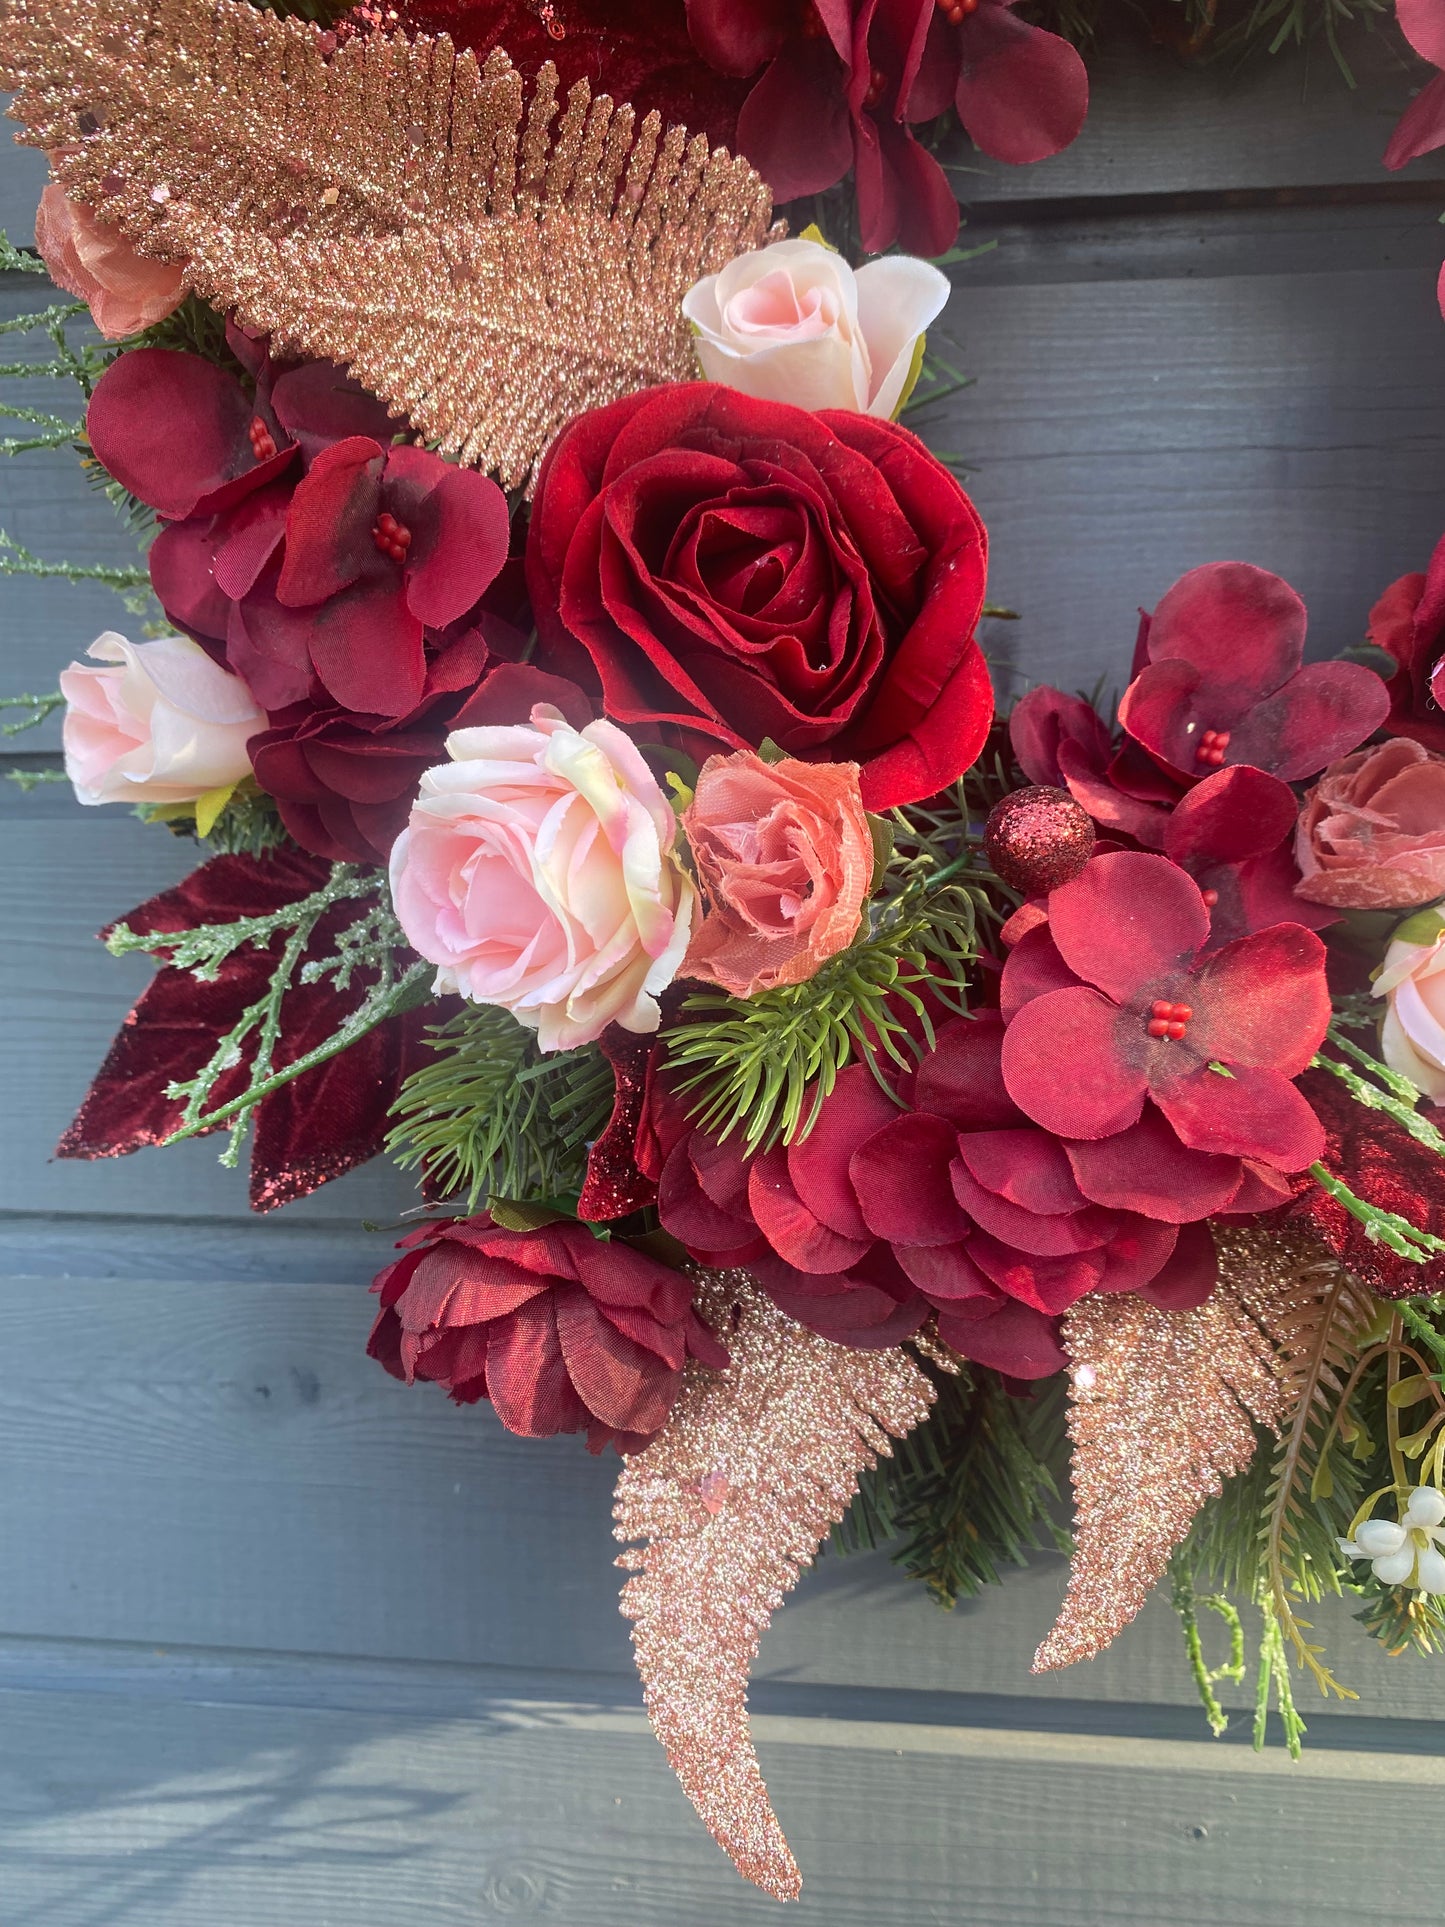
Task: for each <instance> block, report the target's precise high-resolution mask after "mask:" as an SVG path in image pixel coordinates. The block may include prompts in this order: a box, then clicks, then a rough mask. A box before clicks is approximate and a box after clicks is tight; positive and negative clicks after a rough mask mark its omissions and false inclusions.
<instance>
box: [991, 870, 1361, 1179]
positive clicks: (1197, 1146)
mask: <svg viewBox="0 0 1445 1927" xmlns="http://www.w3.org/2000/svg"><path fill="white" fill-rule="evenodd" d="M1208 941H1209V911H1208V909H1207V908H1206V906H1205V903H1204V900H1203V897H1202V896H1201V895H1200V892H1199V888H1198V886H1197V885H1196V884H1195V883H1194V881H1193V880H1192V878H1190V877H1188V876H1186V875H1185V873H1184V872H1183V871H1182V870H1180V869H1178V868H1176V866H1175V865H1174V864H1172V863H1170V862H1168V861H1167V860H1166V859H1165V858H1163V857H1156V856H1149V855H1146V854H1143V853H1136V852H1133V851H1120V852H1117V853H1115V854H1112V855H1108V856H1101V857H1095V858H1094V859H1093V861H1092V862H1091V863H1090V864H1089V865H1088V867H1087V868H1086V869H1085V870H1084V871H1083V873H1082V874H1081V875H1080V876H1078V877H1076V878H1075V879H1074V881H1073V882H1071V883H1067V884H1064V885H1063V886H1062V887H1061V888H1060V889H1058V890H1055V891H1053V892H1052V893H1051V895H1050V897H1049V899H1048V926H1047V929H1044V928H1037V929H1035V930H1033V931H1032V932H1031V933H1030V934H1029V935H1028V936H1027V937H1025V938H1024V939H1023V940H1022V942H1020V943H1019V944H1018V945H1017V946H1016V948H1015V950H1014V952H1013V954H1012V955H1011V956H1010V958H1009V961H1008V963H1007V965H1006V966H1005V969H1004V974H1003V979H1002V985H1001V994H1002V1000H1003V1008H1004V1011H1005V1014H1006V1016H1007V1018H1008V1030H1007V1034H1006V1035H1005V1038H1004V1046H1003V1075H1004V1082H1005V1083H1006V1085H1007V1087H1008V1092H1009V1095H1010V1097H1011V1098H1012V1099H1013V1100H1014V1102H1015V1103H1016V1104H1017V1105H1018V1106H1019V1108H1020V1110H1022V1111H1023V1112H1025V1113H1026V1115H1027V1116H1028V1117H1030V1118H1031V1119H1032V1120H1033V1121H1034V1122H1035V1123H1037V1124H1040V1125H1042V1126H1043V1127H1044V1129H1045V1130H1047V1131H1053V1132H1055V1133H1057V1134H1058V1135H1059V1136H1060V1137H1067V1138H1071V1139H1080V1140H1086V1141H1087V1140H1098V1141H1100V1142H1099V1148H1098V1149H1097V1151H1095V1152H1092V1153H1089V1154H1087V1160H1086V1161H1087V1163H1088V1165H1089V1169H1090V1173H1091V1175H1092V1178H1093V1183H1092V1187H1091V1185H1090V1183H1089V1182H1086V1181H1085V1180H1084V1179H1083V1178H1081V1184H1083V1188H1084V1189H1085V1190H1086V1191H1088V1192H1089V1193H1090V1195H1092V1196H1094V1197H1096V1198H1098V1199H1099V1200H1100V1201H1101V1202H1106V1201H1108V1202H1121V1203H1122V1202H1123V1201H1124V1200H1125V1198H1126V1197H1129V1196H1132V1195H1133V1193H1134V1192H1135V1191H1136V1190H1137V1189H1138V1188H1139V1187H1140V1186H1141V1185H1142V1184H1144V1183H1145V1182H1146V1181H1151V1180H1155V1179H1157V1181H1158V1182H1160V1183H1165V1182H1175V1181H1179V1182H1183V1181H1185V1179H1186V1178H1187V1181H1188V1182H1189V1183H1190V1184H1193V1183H1194V1182H1195V1181H1196V1179H1200V1180H1201V1181H1202V1176H1201V1174H1202V1167H1198V1166H1196V1164H1195V1161H1194V1159H1192V1158H1191V1157H1190V1156H1189V1155H1188V1154H1189V1153H1194V1154H1197V1155H1199V1156H1202V1157H1204V1158H1206V1159H1210V1158H1221V1159H1226V1160H1228V1159H1251V1160H1255V1161H1257V1162H1258V1163H1259V1164H1261V1165H1263V1166H1265V1167H1267V1168H1268V1169H1272V1170H1275V1171H1281V1172H1289V1171H1297V1170H1300V1169H1302V1168H1303V1167H1304V1166H1306V1165H1309V1164H1311V1163H1313V1162H1314V1160H1315V1159H1317V1158H1318V1157H1319V1155H1320V1152H1321V1150H1322V1148H1323V1145H1324V1134H1323V1132H1322V1130H1321V1127H1320V1123H1319V1120H1318V1118H1317V1117H1316V1116H1315V1114H1314V1112H1313V1111H1312V1110H1311V1109H1310V1106H1309V1105H1308V1103H1307V1102H1306V1101H1305V1099H1304V1098H1303V1097H1302V1096H1301V1095H1300V1093H1299V1091H1298V1090H1297V1089H1296V1087H1295V1084H1294V1082H1293V1080H1294V1079H1295V1078H1296V1077H1298V1076H1299V1074H1300V1073H1301V1072H1302V1071H1303V1070H1304V1069H1305V1068H1306V1066H1307V1065H1308V1064H1309V1062H1310V1059H1311V1058H1312V1057H1313V1055H1314V1053H1315V1051H1316V1050H1317V1049H1318V1047H1319V1045H1320V1043H1321V1041H1322V1040H1323V1038H1324V1034H1325V1030H1326V1028H1327V1026H1328V1023H1329V1018H1330V1000H1329V993H1328V990H1327V988H1326V984H1325V971H1324V954H1325V953H1324V946H1323V944H1322V943H1321V942H1320V940H1319V938H1318V937H1317V936H1315V935H1314V934H1313V932H1312V931H1309V930H1306V929H1304V928H1303V927H1302V926H1301V925H1299V924H1298V923H1283V924H1277V925H1275V926H1274V927H1273V928H1272V929H1269V930H1263V931H1259V932H1257V933H1255V934H1254V935H1252V936H1247V937H1242V938H1239V939H1237V940H1236V941H1235V942H1233V943H1229V944H1226V945H1225V946H1224V947H1223V948H1222V949H1219V950H1213V951H1210V950H1207V949H1206V946H1207V944H1208ZM1146 1100H1147V1108H1146ZM1156 1113H1157V1116H1156ZM1160 1117H1162V1119H1163V1120H1164V1122H1165V1124H1166V1125H1167V1127H1168V1129H1167V1131H1166V1132H1164V1133H1162V1134H1161V1133H1160V1131H1159V1125H1158V1119H1159V1118H1160ZM1141 1126H1142V1127H1143V1128H1144V1129H1145V1131H1146V1132H1148V1133H1149V1137H1148V1140H1147V1141H1148V1144H1149V1146H1150V1147H1151V1148H1150V1150H1149V1156H1148V1158H1147V1159H1145V1158H1144V1157H1143V1156H1142V1155H1141V1154H1142V1151H1143V1149H1144V1143H1143V1141H1142V1140H1141V1139H1140V1137H1139V1135H1138V1134H1139V1132H1140V1128H1141ZM1170 1134H1172V1137H1173V1138H1174V1139H1175V1140H1177V1144H1178V1146H1179V1147H1180V1148H1179V1150H1178V1151H1175V1150H1174V1149H1173V1147H1172V1146H1171V1145H1170V1142H1169V1139H1170ZM1166 1154H1167V1155H1166ZM1171 1160H1173V1161H1176V1162H1178V1163H1180V1164H1181V1165H1182V1166H1184V1167H1185V1171H1184V1172H1183V1173H1181V1174H1180V1176H1179V1178H1178V1179H1177V1180H1176V1176H1175V1173H1174V1172H1173V1171H1172V1170H1171V1169H1170V1161H1171ZM1077 1168H1078V1167H1077V1166H1076V1170H1077ZM1105 1177H1107V1178H1108V1181H1109V1182H1111V1183H1113V1184H1114V1185H1115V1186H1116V1187H1117V1188H1116V1192H1115V1195H1114V1197H1113V1198H1110V1199H1106V1198H1104V1197H1101V1194H1100V1189H1099V1186H1100V1183H1101V1182H1102V1181H1103V1180H1104V1179H1105ZM1213 1208H1218V1206H1217V1205H1216V1206H1215V1207H1213ZM1236 1208H1242V1207H1239V1206H1236Z"/></svg>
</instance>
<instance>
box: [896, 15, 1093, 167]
mask: <svg viewBox="0 0 1445 1927" xmlns="http://www.w3.org/2000/svg"><path fill="white" fill-rule="evenodd" d="M1015 4H1016V0H974V4H973V5H972V6H970V5H967V4H964V0H949V3H948V4H940V0H879V6H878V13H879V18H880V21H882V22H884V23H885V24H886V25H888V26H891V27H892V31H893V33H894V34H895V35H897V36H898V37H900V38H902V39H905V40H906V43H907V45H908V53H907V54H906V56H905V59H904V74H905V94H904V98H905V102H906V107H907V115H908V119H909V120H913V121H923V120H932V119H933V118H934V117H935V116H936V115H938V114H941V113H942V112H943V111H944V109H945V108H947V107H948V106H950V105H951V106H953V107H954V108H955V109H956V111H957V113H958V118H959V120H960V122H961V123H962V125H963V130H964V132H965V133H966V134H967V135H968V136H969V138H970V139H971V140H972V141H973V143H974V145H975V146H976V147H978V148H981V149H982V151H983V152H984V153H985V154H988V155H990V156H991V157H992V158H993V159H994V160H996V161H1005V162H1007V163H1009V164H1010V165H1012V166H1015V167H1019V166H1025V165H1027V164H1028V163H1029V162H1031V161H1042V160H1047V159H1048V158H1049V156H1050V155H1051V154H1057V153H1059V152H1060V151H1061V150H1062V149H1063V148H1065V147H1067V146H1068V145H1069V143H1070V142H1071V141H1072V140H1073V139H1074V138H1075V136H1076V135H1077V134H1078V133H1079V130H1080V129H1081V128H1082V126H1083V124H1084V117H1085V115H1086V114H1087V113H1088V111H1089V77H1088V74H1087V73H1086V72H1085V70H1084V63H1083V60H1082V59H1081V58H1080V56H1079V52H1078V49H1077V48H1076V47H1073V46H1071V45H1070V44H1069V42H1068V41H1067V40H1065V39H1063V38H1062V37H1061V36H1060V35H1059V34H1056V33H1049V32H1048V31H1047V30H1046V29H1045V28H1043V27H1036V26H1034V24H1033V23H1032V22H1031V21H1027V20H1020V19H1019V17H1018V15H1017V14H1016V13H1015V12H1014V10H1013V9H1014V6H1015Z"/></svg>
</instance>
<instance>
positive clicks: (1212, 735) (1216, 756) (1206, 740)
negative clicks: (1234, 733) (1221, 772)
mask: <svg viewBox="0 0 1445 1927" xmlns="http://www.w3.org/2000/svg"><path fill="white" fill-rule="evenodd" d="M1228 748H1229V731H1228V730H1227V729H1206V730H1205V732H1204V734H1203V735H1202V736H1201V737H1200V739H1199V747H1198V749H1196V750H1195V752H1194V760H1195V762H1196V763H1209V764H1211V765H1212V766H1213V767H1214V768H1215V769H1218V768H1219V766H1220V764H1221V763H1222V762H1223V761H1224V752H1225V750H1227V749H1228Z"/></svg>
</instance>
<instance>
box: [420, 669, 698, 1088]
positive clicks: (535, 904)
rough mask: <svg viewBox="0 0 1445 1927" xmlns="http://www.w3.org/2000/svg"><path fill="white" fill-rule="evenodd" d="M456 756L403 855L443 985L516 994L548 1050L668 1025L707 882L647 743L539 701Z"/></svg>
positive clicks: (524, 1017) (423, 805) (455, 743)
mask: <svg viewBox="0 0 1445 1927" xmlns="http://www.w3.org/2000/svg"><path fill="white" fill-rule="evenodd" d="M447 754H448V755H449V756H450V757H451V758H452V760H451V762H450V763H445V764H442V765H441V766H440V767H439V768H437V769H432V770H428V771H427V773H426V775H425V776H424V777H423V778H422V782H421V793H420V795H419V796H418V798H417V801H416V804H415V806H414V807H413V809H412V813H411V820H410V824H409V826H408V828H407V829H406V830H404V831H403V832H402V834H401V836H400V837H398V839H397V841H396V844H395V846H394V848H393V850H392V854H391V891H392V898H393V901H394V903H395V906H396V914H397V916H398V918H399V919H400V922H401V926H402V929H403V930H404V931H405V932H406V935H407V939H408V941H409V942H410V943H411V944H412V946H413V947H414V948H415V949H416V950H417V951H418V952H419V953H420V954H421V955H422V956H423V957H425V958H426V959H427V960H428V961H429V962H431V963H434V964H436V965H437V988H438V990H449V991H456V992H457V993H458V994H459V995H461V996H463V997H466V998H469V999H471V1000H472V1001H473V1002H476V1003H484V1004H500V1005H501V1006H502V1007H503V1008H504V1009H506V1010H510V1011H511V1012H512V1014H513V1016H515V1017H516V1018H517V1019H518V1020H519V1022H521V1023H524V1024H527V1025H529V1026H531V1027H532V1028H533V1029H535V1030H536V1031H537V1033H538V1041H539V1043H540V1045H541V1048H542V1049H543V1050H571V1049H573V1048H574V1047H575V1046H577V1045H579V1044H586V1043H590V1042H591V1041H592V1040H593V1039H594V1038H596V1037H599V1036H600V1035H601V1034H602V1032H603V1031H604V1030H605V1029H606V1028H607V1026H608V1025H609V1024H612V1023H616V1024H620V1025H621V1026H622V1028H623V1029H624V1030H631V1031H643V1032H646V1031H654V1030H656V1029H657V1027H658V1024H659V1022H660V1019H661V1012H660V1010H659V1007H658V1003H657V998H658V995H659V993H660V992H661V991H663V990H664V989H666V987H667V985H668V984H670V983H671V982H672V980H673V978H674V977H675V976H676V974H677V970H678V966H679V965H680V963H681V962H682V956H683V952H684V951H685V950H686V948H687V940H688V936H689V934H690V931H691V925H692V915H693V902H694V893H693V887H692V883H691V882H690V880H689V879H688V877H687V876H686V875H685V873H684V872H683V870H682V869H681V867H680V866H679V865H678V863H677V861H676V860H675V858H674V857H673V855H672V845H673V839H674V837H675V835H676V828H677V826H676V822H675V820H674V817H673V813H672V809H671V807H670V805H669V804H668V802H667V800H666V798H665V797H664V796H663V794H662V792H661V790H660V789H659V788H658V786H657V781H656V778H655V777H654V776H653V774H652V772H651V770H650V769H649V768H648V767H647V764H646V763H645V762H644V761H643V759H642V757H641V755H640V754H639V753H638V751H637V748H636V746H635V745H634V744H633V743H631V742H630V741H629V740H628V738H627V737H626V736H624V735H623V733H622V731H621V730H620V729H618V728H616V727H615V726H614V725H613V724H612V723H608V722H597V723H589V724H588V725H587V726H586V728H584V729H582V730H577V729H574V728H573V727H572V726H571V725H570V724H569V723H568V722H567V721H566V720H565V718H564V717H563V715H562V714H561V712H560V711H559V710H557V709H553V708H551V707H550V706H549V705H547V704H542V703H539V704H538V705H537V706H536V707H535V708H534V709H533V711H532V720H531V722H530V724H516V725H512V726H506V725H489V726H482V727H477V728H468V729H460V730H457V731H455V732H454V733H453V734H452V735H451V736H449V737H448V738H447Z"/></svg>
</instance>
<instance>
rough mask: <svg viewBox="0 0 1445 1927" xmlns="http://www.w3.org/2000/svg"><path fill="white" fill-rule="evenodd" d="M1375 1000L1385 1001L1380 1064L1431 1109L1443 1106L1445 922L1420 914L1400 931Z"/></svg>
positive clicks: (1387, 954)
mask: <svg viewBox="0 0 1445 1927" xmlns="http://www.w3.org/2000/svg"><path fill="white" fill-rule="evenodd" d="M1375 995H1376V996H1377V997H1383V998H1385V999H1386V1009H1385V1022H1384V1025H1383V1027H1382V1029H1381V1032H1380V1050H1381V1052H1382V1053H1383V1055H1384V1059H1385V1062H1386V1063H1387V1064H1388V1065H1389V1066H1390V1069H1391V1070H1392V1071H1398V1072H1399V1074H1400V1075H1401V1077H1408V1078H1409V1080H1410V1082H1411V1083H1412V1084H1413V1085H1414V1086H1415V1088H1416V1090H1417V1091H1420V1092H1421V1093H1422V1094H1423V1095H1424V1096H1426V1097H1428V1098H1429V1099H1430V1101H1431V1103H1432V1104H1445V920H1442V918H1441V916H1440V914H1439V912H1438V911H1434V910H1426V911H1422V912H1421V913H1420V915H1419V916H1415V917H1411V918H1410V919H1409V920H1408V922H1406V923H1403V924H1402V925H1401V926H1400V930H1399V932H1398V934H1397V935H1396V937H1395V940H1394V942H1393V943H1392V944H1391V945H1390V947H1389V949H1388V950H1387V951H1386V952H1385V961H1384V963H1383V964H1382V965H1381V967H1380V974H1379V976H1378V977H1377V978H1376V979H1375Z"/></svg>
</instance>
